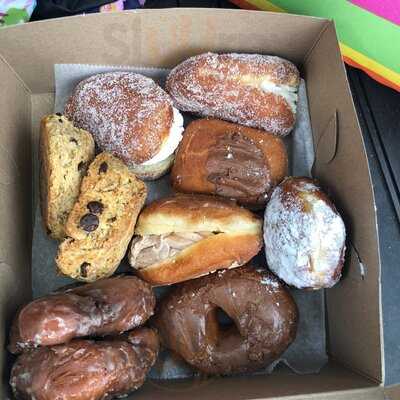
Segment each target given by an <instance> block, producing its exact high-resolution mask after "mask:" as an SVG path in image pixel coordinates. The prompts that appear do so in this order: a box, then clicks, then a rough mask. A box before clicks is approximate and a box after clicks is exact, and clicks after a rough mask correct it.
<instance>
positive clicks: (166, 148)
mask: <svg viewBox="0 0 400 400" xmlns="http://www.w3.org/2000/svg"><path fill="white" fill-rule="evenodd" d="M172 108H173V110H174V116H173V120H172V126H171V129H170V130H169V134H168V139H167V140H166V141H165V143H163V145H162V146H161V149H160V151H159V152H158V153H157V154H156V155H155V156H154V157H153V158H151V159H150V160H147V161H145V162H144V163H142V164H140V165H153V164H157V163H159V162H161V161H163V160H165V159H166V158H167V157H169V156H170V155H171V154H172V153H173V152H174V151H175V150H176V148H177V147H178V145H179V143H180V141H181V140H182V133H183V130H184V128H183V117H182V114H181V113H180V112H179V111H178V110H177V109H176V108H175V107H172Z"/></svg>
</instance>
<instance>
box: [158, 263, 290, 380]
mask: <svg viewBox="0 0 400 400" xmlns="http://www.w3.org/2000/svg"><path fill="white" fill-rule="evenodd" d="M218 309H222V310H223V311H224V312H225V313H226V314H227V315H228V316H229V317H230V318H231V319H232V321H233V324H232V325H230V326H228V327H222V326H220V324H219V322H218V317H217V314H218ZM297 319H298V311H297V306H296V304H295V302H294V300H293V298H292V296H291V295H290V293H289V292H288V291H287V290H286V289H285V288H284V286H283V285H282V284H281V283H280V282H279V281H278V279H277V278H276V277H275V276H274V275H272V274H270V273H268V272H266V271H264V272H260V271H257V270H255V269H254V268H251V267H250V266H246V267H243V268H237V269H233V270H223V271H219V272H218V273H215V274H213V275H208V276H205V277H203V278H199V279H195V280H192V281H188V282H185V283H183V284H181V285H179V286H177V287H176V289H175V290H173V291H172V292H170V293H169V294H168V295H167V297H165V298H164V299H163V300H162V302H161V304H160V307H159V310H158V313H156V318H155V320H154V324H155V326H156V327H157V329H158V330H159V333H160V336H161V341H162V344H163V345H164V346H165V347H167V348H169V349H170V350H172V351H173V352H175V353H176V354H178V355H180V356H181V357H182V358H183V359H184V360H185V361H186V362H188V363H189V364H190V365H192V366H193V367H195V368H196V369H198V370H200V371H202V372H204V373H207V374H217V375H230V374H235V373H242V372H250V371H255V370H257V369H259V368H262V367H265V366H267V365H269V364H271V363H272V362H273V361H274V360H276V359H278V358H279V356H280V355H281V354H282V353H283V352H284V351H285V350H286V348H287V347H288V346H289V345H290V344H291V343H292V342H293V340H294V338H295V337H296V330H297Z"/></svg>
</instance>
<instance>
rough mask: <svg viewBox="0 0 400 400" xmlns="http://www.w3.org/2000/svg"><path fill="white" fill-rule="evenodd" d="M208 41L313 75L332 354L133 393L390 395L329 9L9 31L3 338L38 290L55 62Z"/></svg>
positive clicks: (97, 20)
mask: <svg viewBox="0 0 400 400" xmlns="http://www.w3.org/2000/svg"><path fill="white" fill-rule="evenodd" d="M204 51H217V52H226V51H237V52H255V53H264V54H277V55H280V56H283V57H286V58H288V59H290V60H292V61H293V62H295V63H296V64H297V65H298V66H299V67H300V70H301V74H302V76H303V77H304V78H305V80H306V84H307V90H308V96H309V107H310V114H311V122H312V128H313V135H314V143H315V144H316V145H315V147H316V162H315V166H314V173H315V176H316V177H317V178H318V179H320V181H321V183H322V185H323V186H324V187H326V188H329V192H330V194H331V195H332V197H333V199H334V200H335V202H336V204H337V207H338V209H339V210H340V211H341V212H342V214H343V216H344V219H345V223H346V225H347V230H348V237H349V241H348V252H347V262H346V267H345V272H344V277H343V280H342V281H341V282H340V283H339V284H338V285H337V286H336V287H334V288H333V289H330V290H327V291H326V300H327V315H328V317H327V318H328V321H327V322H328V332H327V334H328V351H329V355H330V361H329V364H328V365H327V366H326V367H325V368H324V369H323V370H322V371H321V373H320V374H318V375H305V376H299V375H295V374H294V373H292V372H290V371H289V370H287V369H286V368H283V367H282V368H279V369H278V370H276V371H274V373H273V374H272V375H271V376H254V377H234V378H219V379H217V378H213V379H208V380H190V381H179V382H177V381H168V382H152V381H148V382H147V383H146V384H145V385H144V387H143V388H142V389H141V390H139V391H138V392H137V393H135V394H134V396H133V397H132V398H135V399H136V400H142V399H143V400H147V399H150V398H154V399H155V398H156V399H159V400H162V399H169V398H174V399H186V398H188V397H190V398H191V399H192V400H197V399H204V398H207V399H209V400H214V399H215V400H217V399H218V400H220V399H230V400H236V399H237V400H239V399H271V398H285V397H286V396H295V397H294V398H296V399H303V398H310V397H313V398H318V399H353V400H357V399H360V400H361V399H363V400H368V399H371V400H372V399H383V398H384V395H385V394H384V389H383V387H382V384H381V382H383V378H384V377H383V374H384V372H383V371H384V368H383V361H382V360H383V350H382V349H383V346H382V337H383V336H382V324H381V312H380V309H381V307H380V265H379V253H378V237H377V229H376V215H375V209H374V198H373V191H372V186H371V181H370V175H369V170H368V163H367V157H366V154H365V150H364V145H363V140H362V136H361V132H360V129H359V126H358V122H357V118H356V115H355V111H354V107H353V103H352V98H351V95H350V92H349V88H348V85H347V80H346V74H345V70H344V67H343V63H342V60H341V56H340V52H339V47H338V41H337V37H336V33H335V28H334V25H333V23H332V22H331V21H328V20H325V19H318V18H309V17H301V16H293V15H284V14H274V13H265V12H248V11H236V10H214V9H213V10H206V9H201V10H200V9H169V10H145V11H139V12H124V13H115V14H97V15H90V16H78V17H71V18H63V19H57V20H50V21H45V22H34V23H30V24H25V25H22V26H15V27H10V28H5V29H1V30H0V56H1V58H0V88H1V96H0V99H1V105H0V121H1V124H0V154H1V155H0V226H1V229H0V263H1V265H0V321H1V330H0V337H1V341H2V344H4V343H5V342H6V340H7V339H6V338H7V334H8V328H9V322H10V319H11V318H12V316H13V314H14V313H15V311H16V309H17V307H18V306H19V305H21V304H22V303H23V302H26V301H27V300H29V298H30V296H31V282H30V264H31V253H30V250H31V237H32V220H33V217H32V214H33V212H32V210H34V208H33V207H32V198H33V196H32V191H33V187H32V183H31V182H32V156H31V154H32V146H35V145H36V144H37V136H38V127H39V124H38V121H39V119H40V118H41V116H43V115H44V114H46V113H50V112H51V111H52V109H53V99H54V77H53V65H54V64H55V63H90V64H113V65H116V64H121V65H136V66H140V65H142V66H161V67H163V66H165V67H171V66H174V65H176V64H177V63H178V62H180V61H182V60H184V59H185V58H187V57H188V56H191V55H194V54H198V53H201V52H204ZM0 355H1V359H2V361H3V362H2V363H1V364H0V365H1V366H0V373H1V376H2V377H7V375H8V371H9V367H10V366H9V365H8V364H7V362H9V356H8V355H7V352H6V350H5V349H4V346H1V349H0ZM3 379H4V380H3V381H2V386H1V390H2V392H1V393H2V398H6V393H8V390H9V389H8V383H7V378H3ZM392 389H393V388H392ZM392 389H391V392H393V390H392ZM395 391H396V388H394V392H395ZM296 395H297V396H296ZM387 395H388V396H389V395H391V394H390V393H389V392H388V393H387ZM395 395H396V394H395ZM395 395H394V396H395ZM309 396H310V397H309ZM394 398H395V397H393V399H394Z"/></svg>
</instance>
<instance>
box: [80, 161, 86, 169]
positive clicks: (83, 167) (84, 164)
mask: <svg viewBox="0 0 400 400" xmlns="http://www.w3.org/2000/svg"><path fill="white" fill-rule="evenodd" d="M85 168H86V163H85V162H83V161H81V162H80V163H79V164H78V171H83V170H84V169H85Z"/></svg>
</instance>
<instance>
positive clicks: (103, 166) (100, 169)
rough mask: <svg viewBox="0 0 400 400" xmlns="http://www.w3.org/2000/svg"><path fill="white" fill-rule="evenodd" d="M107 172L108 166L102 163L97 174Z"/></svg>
mask: <svg viewBox="0 0 400 400" xmlns="http://www.w3.org/2000/svg"><path fill="white" fill-rule="evenodd" d="M107 170H108V164H107V163H106V162H105V161H104V162H102V163H101V164H100V168H99V174H101V173H104V174H105V173H106V172H107Z"/></svg>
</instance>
